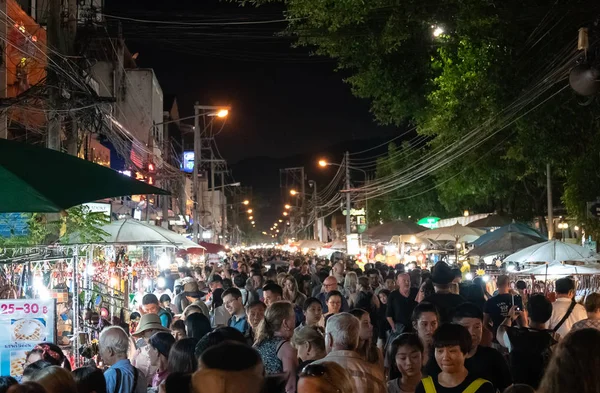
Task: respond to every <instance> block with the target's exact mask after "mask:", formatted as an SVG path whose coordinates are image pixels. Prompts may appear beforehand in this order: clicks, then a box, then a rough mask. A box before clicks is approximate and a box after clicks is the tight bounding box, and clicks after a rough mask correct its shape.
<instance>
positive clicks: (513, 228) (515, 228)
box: [473, 222, 548, 247]
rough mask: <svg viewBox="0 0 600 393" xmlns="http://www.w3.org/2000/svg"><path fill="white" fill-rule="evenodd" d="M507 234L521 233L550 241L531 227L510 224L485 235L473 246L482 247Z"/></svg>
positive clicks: (518, 223)
mask: <svg viewBox="0 0 600 393" xmlns="http://www.w3.org/2000/svg"><path fill="white" fill-rule="evenodd" d="M507 232H516V233H520V234H522V235H529V236H533V237H537V238H540V239H544V240H548V239H547V238H546V237H545V236H543V235H542V234H540V233H539V232H538V231H536V230H535V229H533V228H531V227H530V226H528V225H525V224H522V223H520V222H517V223H513V224H508V225H505V226H503V227H500V228H498V229H496V230H495V231H493V232H488V233H486V234H485V235H483V236H481V237H480V238H479V239H477V240H475V241H474V242H473V245H474V246H475V247H478V246H481V245H483V244H485V243H487V242H489V241H491V240H499V239H500V238H501V237H502V235H504V234H505V233H507Z"/></svg>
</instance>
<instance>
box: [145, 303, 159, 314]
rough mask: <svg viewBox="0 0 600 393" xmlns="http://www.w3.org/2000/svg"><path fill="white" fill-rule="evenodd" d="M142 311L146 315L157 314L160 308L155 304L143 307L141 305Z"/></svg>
mask: <svg viewBox="0 0 600 393" xmlns="http://www.w3.org/2000/svg"><path fill="white" fill-rule="evenodd" d="M142 310H143V311H144V313H146V314H158V312H159V311H160V307H159V305H158V304H155V303H152V304H145V305H142Z"/></svg>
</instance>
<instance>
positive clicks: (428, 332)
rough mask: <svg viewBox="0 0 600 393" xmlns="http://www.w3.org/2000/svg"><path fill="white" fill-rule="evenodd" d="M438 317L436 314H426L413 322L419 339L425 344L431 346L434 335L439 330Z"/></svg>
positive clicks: (422, 314)
mask: <svg viewBox="0 0 600 393" xmlns="http://www.w3.org/2000/svg"><path fill="white" fill-rule="evenodd" d="M438 323H439V321H438V317H437V315H436V314H435V313H432V312H424V313H421V316H420V317H419V319H418V320H417V321H415V322H413V327H414V328H415V330H416V331H417V334H418V335H419V338H420V339H421V341H423V344H425V345H427V346H429V345H431V343H432V341H433V333H435V331H436V330H437V328H438Z"/></svg>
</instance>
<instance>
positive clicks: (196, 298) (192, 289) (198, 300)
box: [183, 281, 209, 317]
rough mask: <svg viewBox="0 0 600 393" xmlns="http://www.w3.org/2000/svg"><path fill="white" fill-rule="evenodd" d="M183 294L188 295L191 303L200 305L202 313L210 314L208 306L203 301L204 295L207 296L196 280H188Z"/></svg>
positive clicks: (187, 297)
mask: <svg viewBox="0 0 600 393" xmlns="http://www.w3.org/2000/svg"><path fill="white" fill-rule="evenodd" d="M183 294H184V296H185V297H186V299H187V301H188V302H189V304H190V305H192V304H193V305H195V306H198V307H200V309H201V310H202V314H204V315H205V316H207V317H208V316H209V311H208V306H207V305H206V303H204V302H203V301H202V297H204V296H205V293H204V292H201V291H200V288H199V286H198V283H197V282H196V281H188V282H187V283H186V284H185V285H184V286H183Z"/></svg>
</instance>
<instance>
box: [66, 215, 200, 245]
mask: <svg viewBox="0 0 600 393" xmlns="http://www.w3.org/2000/svg"><path fill="white" fill-rule="evenodd" d="M100 229H102V230H103V231H104V232H106V233H107V234H108V235H107V236H105V237H104V239H103V241H101V242H99V244H129V245H149V246H150V245H156V246H159V245H165V246H175V247H178V248H184V249H187V248H198V247H201V246H199V245H197V244H196V243H194V242H193V241H191V240H189V239H188V238H186V237H185V236H181V235H179V234H177V233H175V232H173V231H170V230H168V229H165V228H163V227H159V226H156V225H151V224H148V223H145V222H142V221H137V220H134V219H126V220H119V221H113V222H111V223H110V224H107V225H104V226H102V227H101V228H100ZM80 243H82V241H81V240H80V239H79V236H77V235H73V236H71V237H70V238H69V239H66V240H64V241H61V244H80Z"/></svg>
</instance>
